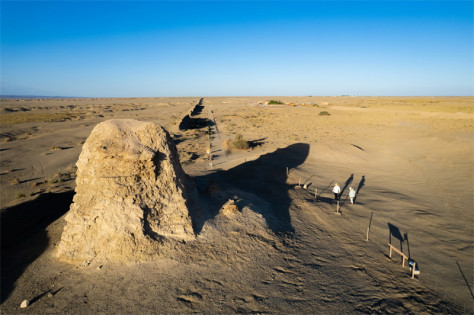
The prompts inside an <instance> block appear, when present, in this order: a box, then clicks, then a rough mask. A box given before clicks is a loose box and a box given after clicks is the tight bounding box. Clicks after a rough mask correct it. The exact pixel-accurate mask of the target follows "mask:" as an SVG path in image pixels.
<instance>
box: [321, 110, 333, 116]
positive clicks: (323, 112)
mask: <svg viewBox="0 0 474 315" xmlns="http://www.w3.org/2000/svg"><path fill="white" fill-rule="evenodd" d="M330 115H331V114H329V113H328V112H327V111H325V110H324V111H322V112H319V116H330Z"/></svg>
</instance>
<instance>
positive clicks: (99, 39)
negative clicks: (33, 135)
mask: <svg viewBox="0 0 474 315" xmlns="http://www.w3.org/2000/svg"><path fill="white" fill-rule="evenodd" d="M473 12H474V9H473V1H383V0H382V1H363V2H362V1H301V2H300V1H233V2H232V1H173V2H170V1H134V2H131V1H49V2H48V1H30V2H26V1H4V0H2V1H1V86H0V87H1V94H16V95H50V96H52V95H61V96H84V97H87V96H90V97H139V96H141V97H148V96H257V95H268V96H270V95H273V96H281V95H341V94H351V95H407V96H411V95H473V94H474V87H473V85H474V82H473V81H474V79H473V71H474V61H473V59H474V57H473V56H474V48H473V41H474V39H473V31H474V27H473Z"/></svg>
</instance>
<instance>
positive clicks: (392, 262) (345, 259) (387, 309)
mask: <svg viewBox="0 0 474 315" xmlns="http://www.w3.org/2000/svg"><path fill="white" fill-rule="evenodd" d="M199 99H200V98H198V97H196V98H133V99H132V98H123V99H117V98H116V99H101V98H99V99H50V100H46V99H45V100H43V99H41V100H39V99H30V100H5V99H4V100H2V101H1V108H0V110H1V113H0V124H1V125H0V128H1V131H0V136H1V139H0V154H1V156H0V157H1V159H0V185H1V196H0V197H1V208H2V210H1V211H2V212H1V215H2V220H1V233H2V234H1V236H2V239H1V241H2V255H1V263H2V265H1V267H2V268H1V302H2V304H1V311H2V313H5V314H12V313H32V314H38V313H98V314H101V313H104V314H110V313H172V312H179V313H192V312H208V313H216V312H221V313H242V312H243V313H254V312H255V313H326V314H328V313H329V314H339V313H417V314H418V313H460V314H470V313H472V312H474V306H473V301H474V300H473V296H472V292H471V291H470V290H472V286H473V283H474V265H473V261H474V246H473V245H474V244H473V242H474V238H473V236H474V231H473V229H474V225H473V222H474V221H473V216H474V213H473V209H474V207H473V205H474V204H473V196H474V186H473V181H474V172H473V165H474V163H473V158H474V151H473V150H474V147H473V145H474V143H473V140H474V138H473V131H474V129H473V121H474V120H473V118H474V105H473V99H472V97H471V98H469V97H436V98H421V97H420V98H416V97H413V98H400V97H315V96H314V97H258V98H257V97H249V98H244V97H239V98H230V97H228V98H216V97H205V98H204V99H203V105H204V107H203V108H202V112H201V113H200V114H199V116H197V117H196V118H200V119H201V120H202V121H204V120H207V119H209V120H211V121H214V122H215V124H213V125H212V126H211V132H212V136H211V140H209V136H208V128H207V127H206V126H203V127H202V128H197V129H191V130H180V129H179V128H178V126H179V123H180V120H181V118H182V117H184V116H185V115H186V114H188V113H189V111H190V109H191V108H193V106H194V105H195V104H197V102H198V101H199ZM269 100H280V101H282V102H283V103H286V104H283V105H267V106H265V105H264V104H265V102H266V101H269ZM290 103H295V106H292V105H290ZM324 112H327V113H328V114H329V115H324ZM320 113H323V114H320ZM111 118H134V119H139V120H143V121H152V122H156V123H158V124H160V125H162V126H164V127H165V128H166V129H167V130H168V131H169V132H170V133H171V134H172V136H173V138H174V139H175V142H176V144H177V147H178V151H179V153H180V158H181V162H182V165H183V168H184V169H185V171H186V172H187V173H188V174H189V175H191V176H192V177H193V178H194V180H195V182H196V183H197V185H198V188H199V191H200V199H201V204H202V208H203V213H205V217H204V218H203V219H202V221H200V222H198V224H197V225H196V233H197V237H196V240H195V241H191V242H187V243H173V242H170V243H169V244H167V245H166V246H165V247H164V248H163V252H162V253H160V256H159V257H157V258H155V259H153V260H151V261H148V262H142V263H137V264H129V265H119V264H113V263H109V264H106V265H94V264H91V265H89V266H81V267H78V266H71V265H67V264H63V263H59V262H58V261H57V260H56V258H55V248H56V245H57V243H58V241H59V239H60V236H61V232H62V228H63V226H64V224H65V222H64V214H65V213H66V212H67V211H68V208H69V205H70V203H71V200H72V196H73V194H74V191H73V190H74V187H75V183H74V178H75V162H76V161H77V158H78V155H79V153H80V151H81V146H82V144H83V143H84V141H85V140H86V138H87V136H88V135H89V133H90V131H91V130H92V128H93V127H94V126H95V125H96V124H97V123H99V122H101V121H103V120H107V119H111ZM237 134H241V135H242V136H243V138H244V139H247V140H249V141H250V144H251V149H249V150H243V151H239V150H229V148H228V146H227V145H226V142H228V140H232V139H234V138H235V136H236V135H237ZM209 146H210V147H211V152H212V159H210V158H209V156H208V155H207V154H206V150H207V148H208V147H209ZM287 168H288V172H287ZM335 182H337V183H339V185H340V186H341V188H343V194H342V197H341V202H340V206H341V209H340V213H336V203H335V202H334V200H332V199H333V195H332V193H331V188H332V185H333V184H334V183H335ZM299 184H301V186H303V185H304V184H306V186H307V189H304V188H303V187H300V185H299ZM349 186H353V187H354V188H355V189H356V190H358V195H357V198H356V202H355V204H354V205H351V204H350V202H349V200H348V198H347V194H348V191H349ZM210 188H211V189H210ZM315 193H316V194H317V198H315ZM229 199H232V200H234V202H235V203H236V205H237V206H238V209H239V212H237V213H235V214H227V215H226V214H225V213H222V211H219V209H221V207H222V205H223V204H225V203H226V202H227V201H228V200H229ZM369 224H370V233H369V240H368V241H367V240H366V237H367V228H368V226H369ZM389 241H391V243H392V244H393V245H394V246H396V248H398V249H401V250H402V251H403V252H404V253H405V255H407V256H409V257H411V258H412V259H414V260H415V261H416V262H417V263H418V265H419V268H420V271H421V273H420V275H419V277H416V278H415V279H412V278H411V277H410V270H409V269H408V267H406V266H405V268H402V266H401V258H400V256H399V255H398V254H396V253H394V254H393V256H392V258H389V257H388V254H389V247H388V242H389ZM25 299H28V300H30V303H31V304H30V306H29V307H28V308H26V309H21V308H20V304H21V302H22V301H23V300H25Z"/></svg>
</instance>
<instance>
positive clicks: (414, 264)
mask: <svg viewBox="0 0 474 315" xmlns="http://www.w3.org/2000/svg"><path fill="white" fill-rule="evenodd" d="M415 268H416V262H414V263H413V267H412V268H411V278H412V279H413V278H415Z"/></svg>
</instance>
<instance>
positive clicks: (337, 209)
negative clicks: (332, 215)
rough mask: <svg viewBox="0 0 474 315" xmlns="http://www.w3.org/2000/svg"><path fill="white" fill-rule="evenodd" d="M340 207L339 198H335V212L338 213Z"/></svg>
mask: <svg viewBox="0 0 474 315" xmlns="http://www.w3.org/2000/svg"><path fill="white" fill-rule="evenodd" d="M340 209H341V207H340V206H339V200H337V204H336V212H337V213H339V210H340Z"/></svg>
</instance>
